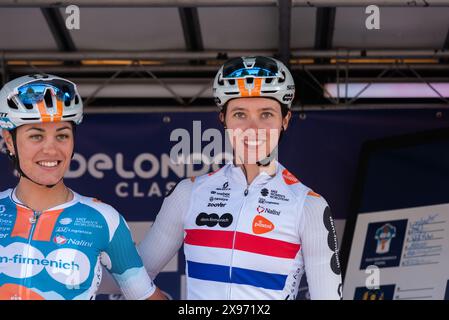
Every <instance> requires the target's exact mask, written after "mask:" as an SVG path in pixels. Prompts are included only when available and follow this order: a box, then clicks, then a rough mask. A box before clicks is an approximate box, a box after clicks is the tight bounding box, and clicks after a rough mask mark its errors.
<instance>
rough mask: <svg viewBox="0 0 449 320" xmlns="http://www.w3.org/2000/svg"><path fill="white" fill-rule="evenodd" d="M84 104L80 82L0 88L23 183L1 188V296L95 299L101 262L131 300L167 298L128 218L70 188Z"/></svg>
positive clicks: (1, 112) (40, 79) (30, 80)
mask: <svg viewBox="0 0 449 320" xmlns="http://www.w3.org/2000/svg"><path fill="white" fill-rule="evenodd" d="M82 118H83V104H82V100H81V98H80V95H79V93H78V91H77V88H76V86H75V84H73V83H72V82H70V81H68V80H66V79H63V78H59V77H56V76H52V75H30V76H23V77H20V78H17V79H15V80H13V81H10V82H8V83H7V84H5V86H4V87H3V88H2V89H1V91H0V126H1V128H2V129H3V130H2V134H3V138H4V140H5V144H6V146H7V153H8V155H9V157H10V159H11V160H12V162H13V164H14V167H15V169H16V170H17V172H18V174H19V183H18V185H17V186H16V187H15V188H13V189H9V190H6V191H4V192H0V213H1V220H2V223H1V230H0V232H1V237H0V299H2V300H5V299H14V300H19V299H20V300H22V299H33V300H43V299H45V300H47V299H51V300H54V299H93V298H94V297H95V294H96V291H97V288H98V286H99V284H100V281H101V276H102V274H101V269H102V268H101V264H104V265H105V266H106V268H107V269H108V270H109V271H110V273H111V274H112V275H113V277H114V279H115V280H116V281H117V284H118V286H119V287H120V289H121V290H122V292H123V294H124V295H125V297H126V298H127V299H147V298H150V299H157V298H163V297H164V296H163V295H162V294H161V292H160V291H159V289H157V288H156V287H155V286H154V284H153V282H152V281H151V279H150V278H149V277H148V274H147V273H146V272H145V269H144V268H143V265H142V261H141V259H140V257H139V255H138V253H137V250H136V248H135V246H134V243H133V241H132V238H131V235H130V232H129V229H128V227H127V225H126V222H125V220H124V219H123V217H122V216H121V215H120V214H119V213H118V212H117V211H115V210H114V209H113V208H112V207H110V206H108V205H106V204H103V203H101V202H99V201H98V200H95V199H93V198H88V197H83V196H81V195H79V194H77V193H76V192H74V191H72V190H70V189H69V188H67V187H66V186H65V184H64V182H63V176H64V173H65V172H66V170H67V169H68V167H69V165H70V161H71V159H72V155H73V149H74V131H75V127H76V126H77V125H78V124H80V123H81V121H82Z"/></svg>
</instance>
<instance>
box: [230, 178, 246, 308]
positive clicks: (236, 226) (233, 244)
mask: <svg viewBox="0 0 449 320" xmlns="http://www.w3.org/2000/svg"><path fill="white" fill-rule="evenodd" d="M249 187H250V186H249V185H248V186H247V187H246V189H245V191H243V195H244V196H245V198H244V200H243V202H242V205H241V206H240V210H239V214H238V216H237V221H236V224H235V229H234V237H233V239H232V251H231V252H232V253H231V264H230V266H229V280H230V281H229V291H228V300H230V299H231V291H232V281H231V279H232V266H233V265H234V246H235V237H236V235H237V228H238V225H239V220H240V215H241V214H242V209H243V207H244V206H245V204H246V200H247V199H248V197H247V196H248V192H249V191H248V190H249Z"/></svg>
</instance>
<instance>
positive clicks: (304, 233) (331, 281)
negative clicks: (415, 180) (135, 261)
mask: <svg viewBox="0 0 449 320" xmlns="http://www.w3.org/2000/svg"><path fill="white" fill-rule="evenodd" d="M182 244H184V253H185V257H186V277H187V299H220V300H227V299H294V298H295V297H296V295H297V292H298V286H299V283H300V280H301V277H302V276H303V275H304V273H305V274H306V275H307V281H308V284H309V292H310V297H311V299H340V298H341V275H340V265H339V260H338V249H337V238H336V234H335V228H334V224H333V220H332V217H331V213H330V209H329V206H328V205H327V202H326V201H325V200H324V199H323V198H322V197H321V196H320V195H318V194H316V193H314V192H313V191H312V190H311V189H309V188H308V187H306V186H305V185H304V184H302V183H301V182H300V181H299V180H298V179H296V177H294V176H293V175H292V174H291V173H290V172H289V171H288V170H286V169H285V168H284V167H283V166H282V165H280V164H279V163H276V173H275V174H274V176H270V175H268V174H267V173H265V172H261V173H260V174H259V175H258V176H257V177H256V178H255V179H254V181H253V182H252V183H251V184H250V185H249V186H248V185H247V180H246V178H245V175H244V173H243V171H242V170H241V169H240V168H239V167H237V166H234V165H233V164H227V165H225V166H224V167H223V168H221V169H220V170H218V171H217V172H214V173H210V174H207V175H204V176H200V177H197V178H196V179H185V180H182V181H181V182H180V183H179V184H178V185H177V186H176V187H175V188H174V189H173V191H172V192H171V194H169V195H168V196H167V197H166V199H165V200H164V203H163V205H162V208H161V210H160V212H159V214H158V216H157V218H156V221H155V223H154V224H153V226H152V227H151V228H150V230H149V232H148V233H147V234H146V236H145V239H144V240H143V241H142V242H141V243H140V245H139V252H140V254H141V256H142V258H143V261H144V265H145V267H146V269H147V271H148V272H149V274H150V276H151V277H152V278H153V279H154V278H155V277H156V276H157V274H158V273H159V272H160V271H161V270H162V268H163V267H164V266H165V265H166V264H167V263H168V261H169V260H170V259H171V258H172V257H173V256H174V255H175V254H176V253H177V251H178V250H179V249H180V247H181V246H182Z"/></svg>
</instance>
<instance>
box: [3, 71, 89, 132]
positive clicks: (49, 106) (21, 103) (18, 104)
mask: <svg viewBox="0 0 449 320" xmlns="http://www.w3.org/2000/svg"><path fill="white" fill-rule="evenodd" d="M82 119H83V102H82V100H81V97H80V95H79V93H78V90H77V88H76V85H75V84H74V83H73V82H71V81H69V80H66V79H64V78H60V77H57V76H54V75H47V74H35V75H27V76H23V77H19V78H17V79H14V80H12V81H10V82H8V83H6V84H5V85H4V86H3V88H2V89H1V90H0V128H3V129H6V130H12V129H14V128H17V127H19V126H22V125H24V124H30V123H43V122H59V121H73V122H74V123H75V124H77V125H78V124H80V123H81V121H82Z"/></svg>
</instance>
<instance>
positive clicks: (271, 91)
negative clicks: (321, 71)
mask: <svg viewBox="0 0 449 320" xmlns="http://www.w3.org/2000/svg"><path fill="white" fill-rule="evenodd" d="M226 69H228V70H229V69H231V71H234V72H227V71H226ZM268 69H269V70H268ZM235 71H236V72H235ZM226 73H228V74H226ZM213 95H214V98H215V103H216V104H217V106H218V107H220V109H221V108H223V106H224V105H225V104H226V103H227V102H228V101H229V100H231V99H234V98H243V97H266V98H273V99H276V100H277V101H279V102H280V103H281V104H284V105H287V107H288V108H289V109H290V108H291V105H292V101H293V98H294V96H295V82H294V80H293V77H292V75H291V73H290V71H289V70H288V69H287V67H286V66H285V65H284V64H283V63H282V62H281V61H279V60H277V59H274V58H270V57H241V58H234V59H231V60H228V61H227V62H225V63H224V65H223V66H221V68H220V70H219V71H218V73H217V75H216V76H215V79H214V85H213Z"/></svg>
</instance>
